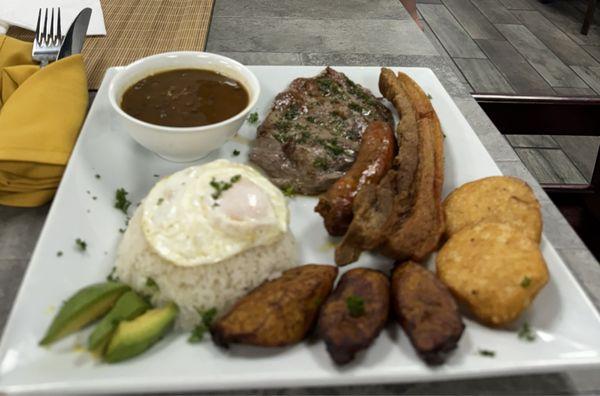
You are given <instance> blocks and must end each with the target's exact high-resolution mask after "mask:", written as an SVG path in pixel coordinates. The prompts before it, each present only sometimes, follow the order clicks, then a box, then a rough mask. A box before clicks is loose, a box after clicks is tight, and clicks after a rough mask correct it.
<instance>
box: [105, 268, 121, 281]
mask: <svg viewBox="0 0 600 396" xmlns="http://www.w3.org/2000/svg"><path fill="white" fill-rule="evenodd" d="M116 272H117V267H112V270H110V274H108V275H107V276H106V280H107V281H109V282H118V281H119V277H118V276H117V275H116Z"/></svg>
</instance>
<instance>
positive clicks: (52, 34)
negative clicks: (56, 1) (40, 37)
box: [48, 7, 54, 44]
mask: <svg viewBox="0 0 600 396" xmlns="http://www.w3.org/2000/svg"><path fill="white" fill-rule="evenodd" d="M48 37H49V40H48V41H49V42H51V43H52V44H54V7H52V17H51V18H50V34H49V36H48Z"/></svg>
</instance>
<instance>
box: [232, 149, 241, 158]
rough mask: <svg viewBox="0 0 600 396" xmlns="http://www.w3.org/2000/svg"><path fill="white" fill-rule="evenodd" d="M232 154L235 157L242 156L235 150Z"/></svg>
mask: <svg viewBox="0 0 600 396" xmlns="http://www.w3.org/2000/svg"><path fill="white" fill-rule="evenodd" d="M232 154H233V156H234V157H237V156H238V155H240V150H238V149H235V150H233V153H232Z"/></svg>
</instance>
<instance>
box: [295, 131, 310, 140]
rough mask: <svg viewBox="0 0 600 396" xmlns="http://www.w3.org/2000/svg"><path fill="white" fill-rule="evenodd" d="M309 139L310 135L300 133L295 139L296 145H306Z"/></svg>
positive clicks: (305, 132) (304, 132)
mask: <svg viewBox="0 0 600 396" xmlns="http://www.w3.org/2000/svg"><path fill="white" fill-rule="evenodd" d="M308 139H310V133H309V132H308V131H304V130H303V131H302V132H300V137H299V138H298V139H297V140H298V143H306V142H308Z"/></svg>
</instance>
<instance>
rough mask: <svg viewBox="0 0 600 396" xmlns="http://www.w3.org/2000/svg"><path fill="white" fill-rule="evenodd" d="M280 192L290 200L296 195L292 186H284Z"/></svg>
mask: <svg viewBox="0 0 600 396" xmlns="http://www.w3.org/2000/svg"><path fill="white" fill-rule="evenodd" d="M281 192H283V195H285V196H286V197H289V198H292V197H294V196H295V195H296V191H294V186H284V187H282V188H281Z"/></svg>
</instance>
